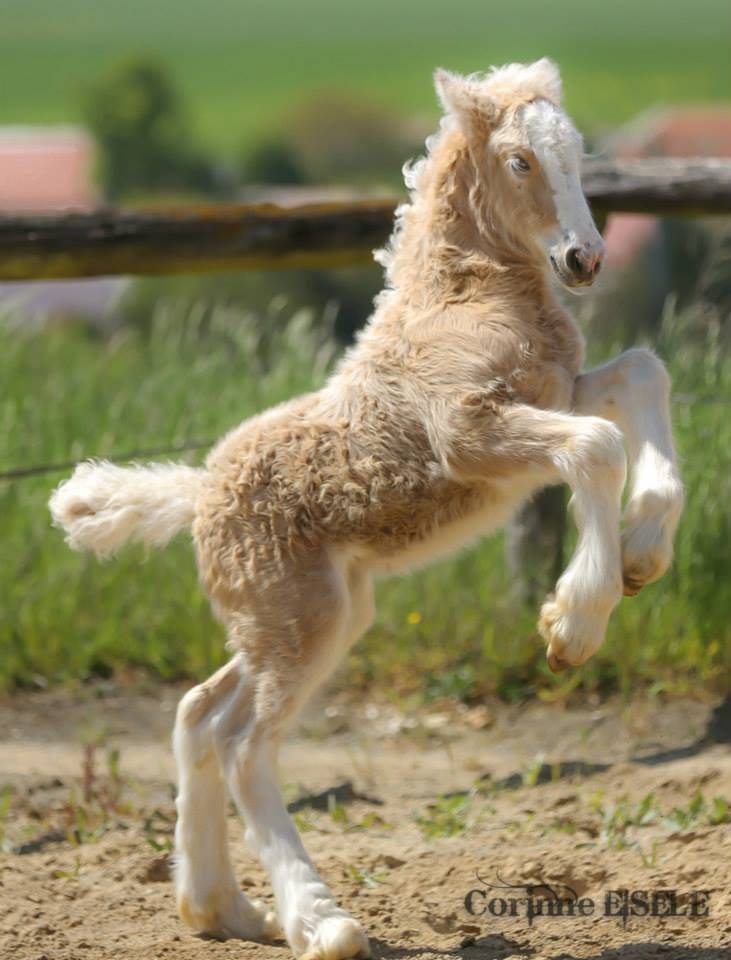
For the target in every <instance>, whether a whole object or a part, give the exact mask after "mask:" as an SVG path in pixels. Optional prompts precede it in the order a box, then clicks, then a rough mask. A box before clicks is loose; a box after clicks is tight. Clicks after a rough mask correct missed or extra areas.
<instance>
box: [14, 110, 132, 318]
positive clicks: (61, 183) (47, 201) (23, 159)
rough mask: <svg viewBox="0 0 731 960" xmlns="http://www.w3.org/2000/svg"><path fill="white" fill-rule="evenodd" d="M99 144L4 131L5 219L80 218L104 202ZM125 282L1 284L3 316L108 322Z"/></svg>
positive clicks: (73, 133) (77, 131)
mask: <svg viewBox="0 0 731 960" xmlns="http://www.w3.org/2000/svg"><path fill="white" fill-rule="evenodd" d="M93 173H94V143H93V141H92V139H91V137H90V136H89V135H88V134H87V133H86V131H85V130H83V129H82V128H81V127H69V126H63V127H40V126H39V127H30V126H29V127H16V126H12V127H0V216H14V215H24V216H27V215H32V214H44V213H61V212H64V211H68V212H79V211H84V210H90V209H93V208H94V207H95V206H97V205H98V204H99V202H100V196H99V193H98V191H97V189H96V187H95V185H94V176H93ZM127 283H128V281H127V280H126V279H125V278H123V277H102V278H93V279H89V280H42V281H35V282H25V281H20V282H14V283H0V313H2V314H5V313H7V314H12V317H13V320H14V321H15V322H17V321H18V320H19V321H20V322H34V323H40V322H44V321H45V320H47V319H54V318H59V317H68V316H82V317H86V318H89V319H91V320H93V321H95V322H97V323H99V322H102V323H104V322H106V321H107V320H108V319H109V318H110V316H111V313H112V311H113V308H114V305H115V303H116V302H117V300H118V299H119V296H120V295H121V293H122V291H123V290H124V288H125V286H126V285H127Z"/></svg>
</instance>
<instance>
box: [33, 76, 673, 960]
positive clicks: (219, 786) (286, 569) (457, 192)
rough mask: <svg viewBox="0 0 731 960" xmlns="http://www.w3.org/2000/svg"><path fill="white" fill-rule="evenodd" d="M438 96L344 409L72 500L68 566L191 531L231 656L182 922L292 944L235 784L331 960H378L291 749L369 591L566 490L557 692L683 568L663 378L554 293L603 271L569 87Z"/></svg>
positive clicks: (511, 79)
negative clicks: (284, 747)
mask: <svg viewBox="0 0 731 960" xmlns="http://www.w3.org/2000/svg"><path fill="white" fill-rule="evenodd" d="M436 87H437V91H438V94H439V97H440V100H441V103H442V105H443V107H444V112H445V117H444V119H443V121H442V124H441V128H440V131H439V133H438V134H437V135H436V136H434V137H433V138H432V139H431V140H430V141H428V144H427V146H428V150H427V156H426V157H425V158H424V159H422V160H420V161H419V162H418V163H416V164H415V165H414V166H412V167H410V168H408V169H407V170H406V181H407V186H408V187H409V188H410V191H411V193H410V199H409V202H408V203H406V204H404V205H403V206H402V207H400V209H399V210H398V213H397V218H396V228H395V231H394V234H393V237H392V240H391V242H390V245H389V246H388V248H387V249H386V250H385V251H382V252H381V253H380V254H379V259H380V262H381V263H382V264H383V265H384V267H385V270H386V278H387V283H386V287H385V290H384V291H383V292H382V293H381V294H380V296H379V297H378V299H377V302H376V307H375V312H374V314H373V316H372V317H371V319H370V321H369V322H368V324H367V325H366V327H365V329H364V330H363V332H362V333H361V335H360V336H359V338H358V341H357V344H356V346H355V347H353V349H351V350H350V351H348V353H347V354H346V355H345V357H344V359H343V360H342V362H341V363H340V365H339V367H338V369H337V370H336V372H335V373H334V374H333V376H332V377H331V378H330V379H329V381H328V382H327V383H326V385H325V386H324V387H323V389H322V390H320V391H319V392H317V393H312V394H309V395H307V396H304V397H299V398H298V399H295V400H292V401H290V402H288V403H284V404H282V405H281V406H278V407H276V408H274V409H273V410H269V411H267V412H266V413H263V414H261V415H260V416H257V417H254V418H252V419H251V420H247V421H246V422H245V423H243V424H241V425H240V426H238V427H236V428H235V429H234V430H232V431H231V433H229V434H228V435H227V436H226V437H224V439H223V440H222V441H221V442H220V443H219V444H218V446H217V447H216V448H215V449H214V450H213V452H212V453H211V454H210V456H209V457H208V459H207V461H206V464H205V466H204V467H203V468H202V469H199V470H196V469H192V468H189V467H185V466H176V465H162V466H156V465H152V466H150V467H132V468H129V469H122V468H120V467H116V466H113V465H112V464H110V463H106V462H94V463H85V464H81V465H80V466H79V467H77V469H76V471H75V473H74V475H73V476H72V478H71V479H70V480H69V481H68V482H66V483H64V484H62V485H61V486H60V487H59V488H58V490H57V491H56V492H55V493H54V495H53V497H52V499H51V510H52V512H53V516H54V519H55V521H56V522H57V523H58V524H60V525H61V526H62V527H63V528H64V529H65V530H66V532H67V535H68V542H69V543H70V545H71V546H72V547H75V548H79V549H91V550H94V551H95V552H96V553H97V554H102V555H104V554H110V553H112V552H114V551H115V550H116V549H117V548H118V547H120V546H121V545H122V543H124V542H125V541H127V540H137V541H142V542H144V543H148V544H154V545H161V544H164V543H166V542H167V541H168V540H169V539H170V538H171V537H172V536H174V535H175V534H176V533H177V532H178V531H180V530H183V529H185V528H189V527H191V526H192V532H193V539H194V542H195V548H196V552H197V559H198V566H199V569H200V577H201V580H202V583H203V586H204V587H205V589H206V591H207V593H208V594H209V596H210V598H211V601H212V603H213V605H214V607H215V609H216V612H217V614H218V616H219V617H220V618H221V620H222V621H223V623H224V624H225V626H226V629H227V631H228V635H229V638H230V644H231V647H232V649H233V650H234V651H235V653H234V656H233V659H232V660H231V661H230V662H229V663H228V664H227V665H226V666H225V667H223V668H222V669H221V670H219V671H218V672H217V673H216V674H214V676H212V677H211V678H210V679H209V680H207V681H206V682H205V683H202V684H200V686H198V687H196V688H195V689H193V690H191V691H190V692H189V693H188V694H187V695H186V696H185V697H184V698H183V700H182V702H181V704H180V707H179V710H178V716H177V721H176V725H175V735H174V745H175V756H176V759H177V764H178V773H179V795H178V801H177V803H178V824H177V830H176V837H175V841H176V851H177V853H176V856H177V867H176V873H175V882H176V887H177V900H178V908H179V911H180V916H181V917H182V918H183V920H184V921H185V922H186V923H187V924H189V925H190V926H191V927H193V928H194V929H196V930H198V931H205V932H207V933H209V934H212V935H214V936H224V937H225V936H232V937H244V938H249V939H256V940H258V939H263V938H267V937H270V936H272V935H274V934H276V933H277V930H278V925H277V921H276V919H275V916H274V915H273V914H272V913H270V912H268V911H267V909H266V908H265V907H264V906H262V904H260V903H257V902H252V901H250V900H249V899H247V897H246V896H245V895H244V894H243V893H242V891H241V890H240V888H239V886H238V884H237V882H236V879H235V877H234V874H233V871H232V868H231V862H230V860H229V856H228V851H227V843H226V789H227V788H228V790H229V791H230V793H231V795H232V796H233V798H234V800H235V802H236V805H237V807H238V809H239V811H240V812H241V815H242V817H243V818H244V820H245V821H246V824H247V833H246V836H247V839H248V841H249V843H250V844H251V846H252V847H253V848H254V850H255V851H256V853H257V854H258V855H259V857H260V858H261V860H262V862H263V864H264V866H265V867H266V869H267V871H268V872H269V875H270V877H271V881H272V885H273V888H274V894H275V898H276V907H277V913H278V918H279V923H280V924H281V927H282V928H283V930H284V933H285V935H286V937H287V940H288V941H289V943H290V945H291V947H292V949H293V951H294V952H295V953H296V954H297V955H299V956H305V957H307V958H320V960H340V958H346V957H351V956H365V955H367V954H368V940H367V939H366V936H365V934H364V933H363V931H362V929H361V927H360V926H359V924H358V923H357V922H356V921H355V920H354V919H353V918H352V917H351V916H350V915H349V914H348V913H346V912H345V910H343V909H341V908H340V907H339V906H338V905H337V904H336V903H335V901H334V900H333V896H332V894H331V892H330V890H329V889H328V887H327V885H326V884H325V883H324V882H323V880H322V879H321V878H320V876H319V875H318V873H317V870H316V869H315V867H314V865H313V863H312V861H311V860H310V858H309V857H308V855H307V853H306V852H305V849H304V847H303V845H302V842H301V840H300V837H299V835H298V833H297V830H296V829H295V826H294V824H293V823H292V821H291V819H290V818H289V816H288V815H287V812H286V809H285V807H284V804H283V803H282V798H281V795H280V792H279V789H278V786H277V776H276V762H277V751H278V748H279V744H280V741H281V739H282V735H283V734H284V732H285V731H286V730H287V728H288V727H290V726H291V724H292V723H293V721H294V719H295V717H296V716H297V712H298V710H299V709H300V707H301V706H302V703H303V701H304V700H305V698H306V697H307V696H308V695H309V694H310V693H311V691H312V690H313V688H314V687H316V686H317V685H318V684H320V683H321V682H322V681H323V680H324V679H325V678H326V677H327V676H328V674H329V673H330V672H331V671H332V669H333V668H334V667H335V665H336V664H337V663H338V661H339V660H340V659H341V657H342V656H343V654H344V653H345V651H346V650H347V649H348V647H349V646H350V645H351V644H352V643H354V642H355V640H357V638H358V637H359V636H360V635H361V634H362V633H363V632H364V631H365V630H367V629H368V626H369V624H370V623H371V621H372V617H373V599H372V591H373V586H372V582H373V578H374V576H377V575H384V574H390V573H396V572H398V571H403V570H408V569H410V568H413V567H414V566H415V565H418V564H423V563H425V562H427V561H429V560H431V559H433V558H434V557H436V556H441V555H444V554H446V553H448V552H450V551H453V550H455V549H457V548H459V547H462V546H464V545H465V544H466V543H468V542H470V541H473V540H475V539H476V538H478V537H481V536H484V535H485V534H486V533H488V532H490V531H492V530H495V529H496V528H497V527H499V526H501V525H502V524H504V523H505V522H506V520H507V519H508V518H509V517H510V516H511V514H512V513H513V512H514V511H515V510H516V508H517V507H518V506H519V505H520V504H521V503H523V502H524V501H525V500H526V498H528V497H530V496H531V495H532V494H533V493H534V492H535V491H537V490H538V489H540V488H541V487H543V486H545V485H547V484H552V483H557V482H564V483H567V484H568V485H569V487H570V488H571V490H572V493H573V503H574V510H575V516H576V522H577V525H578V529H579V539H578V545H577V547H576V551H575V553H574V555H573V558H572V559H571V562H570V563H569V565H568V568H567V569H566V571H565V572H564V573H563V575H562V576H561V578H560V579H559V581H558V583H557V585H556V589H555V593H554V594H553V595H552V596H551V597H549V598H548V599H547V600H546V602H545V604H544V606H543V609H542V610H541V614H540V630H541V633H542V634H543V636H544V637H545V640H546V642H547V648H548V652H547V655H548V661H549V664H550V666H551V669H553V670H561V669H563V668H564V667H566V666H568V665H577V664H581V663H583V662H584V661H585V660H586V659H587V658H588V657H590V656H591V655H592V654H593V653H594V652H595V651H596V650H597V648H598V647H599V645H600V644H601V642H602V639H603V637H604V632H605V629H606V626H607V621H608V618H609V615H610V614H611V612H612V609H613V608H614V607H615V606H616V605H617V603H618V602H619V600H620V597H621V596H622V591H623V588H624V592H625V593H627V594H634V593H636V592H637V591H638V590H639V589H640V588H641V587H643V586H644V585H645V584H647V583H650V582H651V581H653V580H656V579H657V578H658V577H660V576H661V575H662V574H663V573H664V572H665V570H666V569H667V567H668V565H669V563H670V560H671V555H672V539H673V534H674V532H675V528H676V525H677V522H678V517H679V514H680V511H681V507H682V499H683V494H682V485H681V481H680V478H679V474H678V468H677V465H676V456H675V451H674V449H673V440H672V435H671V426H670V416H669V380H668V376H667V374H666V372H665V369H664V367H663V365H662V363H661V362H660V361H659V360H658V359H657V358H656V357H655V356H654V355H653V354H652V353H650V352H648V351H647V350H631V351H629V352H628V353H625V354H623V355H622V356H620V357H618V358H617V359H616V360H613V361H612V362H610V363H607V364H606V365H605V366H603V367H600V368H599V369H597V370H591V371H588V372H584V373H582V372H581V369H582V362H583V356H584V348H583V341H582V336H581V333H580V332H579V330H578V328H577V326H576V324H575V323H574V321H573V320H572V319H571V317H570V316H568V314H567V313H566V311H565V310H564V309H563V308H562V306H561V305H560V304H559V302H558V300H557V298H556V295H555V293H554V291H553V289H552V282H553V281H554V280H555V279H556V278H557V279H558V280H559V281H560V282H561V283H562V284H563V285H564V286H566V287H580V286H587V285H589V284H591V283H592V281H593V280H594V279H595V277H596V275H597V272H598V271H599V267H600V265H601V262H602V255H603V245H602V239H601V236H600V235H599V233H598V232H597V230H596V228H595V226H594V223H593V221H592V218H591V214H590V212H589V209H588V206H587V203H586V200H585V198H584V195H583V193H582V189H581V182H580V165H581V159H582V142H581V137H580V136H579V134H578V133H577V132H576V130H575V129H574V127H573V126H572V124H571V121H570V120H569V118H568V117H567V115H566V114H565V113H564V111H563V110H562V108H561V82H560V77H559V74H558V71H557V69H556V67H555V66H554V64H553V63H551V62H550V61H548V60H540V61H538V62H537V63H533V64H531V65H528V66H523V65H519V64H511V65H509V66H505V67H501V68H499V69H493V70H491V71H490V72H489V73H488V74H487V75H486V76H472V77H461V76H457V75H455V74H451V73H447V72H444V71H438V72H437V74H436ZM625 445H626V449H627V454H625ZM626 456H627V458H628V459H629V466H630V471H631V477H630V488H629V492H628V500H627V505H626V509H625V511H624V517H623V521H622V523H621V518H620V512H621V499H622V491H623V487H624V483H625V471H626ZM621 525H623V532H622V533H621V535H620V526H621Z"/></svg>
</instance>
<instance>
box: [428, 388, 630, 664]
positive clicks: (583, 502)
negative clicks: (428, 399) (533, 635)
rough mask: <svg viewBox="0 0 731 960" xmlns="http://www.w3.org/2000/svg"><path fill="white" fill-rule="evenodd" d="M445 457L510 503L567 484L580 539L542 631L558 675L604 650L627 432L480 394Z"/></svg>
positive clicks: (457, 411) (615, 587) (461, 414)
mask: <svg viewBox="0 0 731 960" xmlns="http://www.w3.org/2000/svg"><path fill="white" fill-rule="evenodd" d="M444 439H445V444H444V460H445V463H446V466H447V468H448V469H449V471H450V472H451V473H452V475H453V476H455V478H460V479H462V478H463V479H468V480H470V481H480V480H481V481H483V482H484V481H487V482H488V484H490V485H496V484H497V485H498V489H500V488H503V489H504V490H505V494H506V496H514V495H515V491H516V490H519V491H521V493H522V494H523V495H526V494H527V495H529V494H530V492H531V490H530V489H529V487H530V486H531V485H532V490H533V491H535V490H537V489H540V488H541V487H542V486H545V485H546V484H550V483H557V482H561V481H562V482H564V483H567V484H568V485H569V487H570V488H571V491H572V493H573V498H574V507H575V510H574V513H575V517H576V522H577V526H578V528H579V540H578V544H577V547H576V551H575V552H574V555H573V557H572V558H571V562H570V563H569V565H568V567H567V568H566V570H565V571H564V573H563V574H562V575H561V577H560V578H559V580H558V583H557V584H556V589H555V593H554V595H553V596H552V597H549V599H548V600H547V601H546V603H545V604H544V605H543V609H542V610H541V617H540V621H539V629H540V631H541V633H542V634H543V636H544V638H545V639H546V641H547V644H548V651H547V654H548V663H549V666H550V668H551V669H552V670H553V671H554V672H557V671H559V670H562V669H564V668H565V667H568V666H577V665H578V664H581V663H584V661H585V660H588V658H589V657H590V656H591V655H592V654H593V653H595V651H596V650H597V649H598V648H599V646H600V645H601V643H602V641H603V640H604V635H605V632H606V628H607V622H608V620H609V616H610V614H611V612H612V610H613V609H614V607H615V606H616V605H617V604H618V603H619V601H620V599H621V597H622V569H621V556H620V538H619V519H620V509H621V500H622V490H623V488H624V482H625V466H626V459H625V452H624V446H623V441H622V435H621V433H620V431H619V430H618V429H617V428H616V427H615V426H614V425H613V424H612V423H609V422H608V421H607V420H604V419H601V418H600V417H580V416H575V415H574V414H569V413H561V412H558V411H554V410H541V409H538V408H536V407H530V406H524V405H521V404H514V405H511V404H505V405H495V404H493V403H492V402H491V399H490V397H487V398H485V397H482V396H481V395H480V393H479V392H475V393H474V394H469V395H467V396H466V397H464V398H463V400H462V402H461V403H460V404H459V405H455V407H454V408H453V413H452V416H451V417H450V423H449V428H448V429H447V431H445V436H444Z"/></svg>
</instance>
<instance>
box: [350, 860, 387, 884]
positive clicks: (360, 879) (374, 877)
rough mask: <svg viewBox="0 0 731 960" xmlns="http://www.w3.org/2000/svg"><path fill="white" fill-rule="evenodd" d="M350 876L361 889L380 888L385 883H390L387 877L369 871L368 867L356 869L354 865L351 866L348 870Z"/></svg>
mask: <svg viewBox="0 0 731 960" xmlns="http://www.w3.org/2000/svg"><path fill="white" fill-rule="evenodd" d="M347 872H348V876H349V877H350V879H351V880H355V882H356V883H357V884H358V885H359V886H361V887H370V888H373V887H378V886H380V885H381V884H383V883H388V879H387V878H386V875H385V874H383V873H376V872H375V871H373V870H369V869H368V868H367V867H356V866H355V865H354V864H349V865H348V868H347Z"/></svg>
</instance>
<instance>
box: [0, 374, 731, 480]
mask: <svg viewBox="0 0 731 960" xmlns="http://www.w3.org/2000/svg"><path fill="white" fill-rule="evenodd" d="M673 402H674V403H680V404H683V405H691V404H707V405H711V406H716V405H718V406H729V405H731V397H701V396H694V395H693V394H690V393H679V394H676V395H675V396H674V397H673ZM218 439H219V438H218V437H212V438H209V439H201V440H184V441H183V442H182V443H174V444H168V445H165V446H156V447H140V448H139V449H137V450H126V451H124V452H122V453H112V454H98V455H94V456H89V457H81V458H77V459H75V460H61V461H57V462H55V463H36V464H31V465H29V466H23V467H10V468H8V469H6V470H0V482H2V481H17V480H28V479H30V478H31V477H41V476H44V475H47V474H51V473H63V472H64V471H66V470H73V468H74V467H75V466H76V465H77V464H78V463H82V462H83V461H84V460H109V461H111V462H112V463H127V462H129V461H130V460H140V459H146V458H147V457H161V456H165V455H166V454H169V453H185V452H186V451H189V450H207V449H210V448H211V447H212V446H213V445H214V444H215V443H217V442H218Z"/></svg>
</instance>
